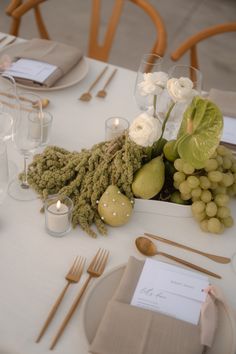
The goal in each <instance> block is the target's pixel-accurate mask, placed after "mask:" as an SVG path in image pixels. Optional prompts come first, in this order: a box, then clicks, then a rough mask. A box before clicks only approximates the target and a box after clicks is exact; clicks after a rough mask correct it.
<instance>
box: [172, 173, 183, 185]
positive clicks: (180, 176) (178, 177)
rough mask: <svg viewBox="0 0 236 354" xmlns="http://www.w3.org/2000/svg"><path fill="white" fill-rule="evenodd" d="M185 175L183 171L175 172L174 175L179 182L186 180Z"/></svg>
mask: <svg viewBox="0 0 236 354" xmlns="http://www.w3.org/2000/svg"><path fill="white" fill-rule="evenodd" d="M185 177H186V175H185V174H184V173H183V172H179V171H177V172H175V173H174V176H173V178H174V181H175V182H177V183H181V182H183V181H184V180H185Z"/></svg>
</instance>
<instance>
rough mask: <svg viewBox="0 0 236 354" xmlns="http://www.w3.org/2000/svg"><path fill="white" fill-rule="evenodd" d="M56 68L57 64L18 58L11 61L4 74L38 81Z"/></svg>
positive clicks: (43, 79)
mask: <svg viewBox="0 0 236 354" xmlns="http://www.w3.org/2000/svg"><path fill="white" fill-rule="evenodd" d="M56 69H57V66H55V65H51V64H48V63H44V62H41V61H37V60H31V59H23V58H22V59H19V60H17V61H16V62H14V63H12V64H11V66H10V68H9V69H8V70H5V71H4V74H7V75H11V76H13V77H18V78H22V79H28V80H32V81H35V82H39V83H44V81H45V80H46V79H47V78H48V77H49V76H50V75H51V74H52V73H53V72H54V71H55V70H56Z"/></svg>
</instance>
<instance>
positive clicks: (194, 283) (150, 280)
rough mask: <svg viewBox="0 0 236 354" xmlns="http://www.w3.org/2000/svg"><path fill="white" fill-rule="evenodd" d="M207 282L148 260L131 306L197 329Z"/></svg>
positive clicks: (202, 277)
mask: <svg viewBox="0 0 236 354" xmlns="http://www.w3.org/2000/svg"><path fill="white" fill-rule="evenodd" d="M208 286H209V281H208V278H207V277H206V276H204V275H201V274H199V273H196V272H193V271H189V270H186V269H183V268H180V267H178V266H174V265H171V264H168V263H164V262H159V261H155V260H152V259H147V260H146V261H145V263H144V266H143V270H142V273H141V275H140V278H139V281H138V283H137V286H136V289H135V291H134V295H133V298H132V300H131V305H133V306H138V307H142V308H145V309H149V310H153V311H157V312H162V313H164V314H166V315H168V316H172V317H175V318H178V319H180V320H183V321H186V322H190V323H192V324H195V325H197V324H198V321H199V317H200V310H201V305H202V303H203V302H204V301H205V299H206V296H207V294H206V292H205V291H204V289H205V288H207V287H208Z"/></svg>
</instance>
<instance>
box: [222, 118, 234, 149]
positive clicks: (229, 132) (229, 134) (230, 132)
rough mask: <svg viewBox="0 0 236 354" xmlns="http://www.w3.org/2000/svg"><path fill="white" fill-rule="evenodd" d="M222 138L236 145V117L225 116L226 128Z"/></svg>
mask: <svg viewBox="0 0 236 354" xmlns="http://www.w3.org/2000/svg"><path fill="white" fill-rule="evenodd" d="M221 140H222V141H223V142H225V143H229V144H233V145H236V118H232V117H226V116H224V130H223V134H222V138H221Z"/></svg>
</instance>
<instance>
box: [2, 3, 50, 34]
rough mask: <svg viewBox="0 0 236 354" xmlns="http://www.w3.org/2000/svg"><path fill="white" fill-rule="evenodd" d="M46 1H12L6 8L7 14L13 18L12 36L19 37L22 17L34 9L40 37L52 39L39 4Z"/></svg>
mask: <svg viewBox="0 0 236 354" xmlns="http://www.w3.org/2000/svg"><path fill="white" fill-rule="evenodd" d="M44 1H46V0H26V1H24V2H23V0H11V2H10V4H9V5H8V7H7V8H6V14H7V15H9V16H11V17H12V24H11V28H10V31H9V32H10V34H12V35H14V36H18V33H19V28H20V23H21V17H22V16H23V15H24V14H25V13H26V12H28V11H29V10H31V9H32V8H33V9H34V16H35V20H36V23H37V27H38V30H39V34H40V37H41V38H44V39H50V38H49V35H48V31H47V29H46V26H45V24H44V21H43V18H42V15H41V12H40V9H39V4H40V3H42V2H44Z"/></svg>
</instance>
